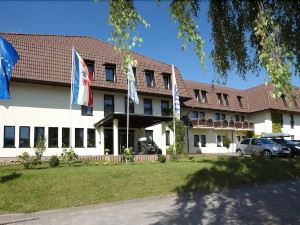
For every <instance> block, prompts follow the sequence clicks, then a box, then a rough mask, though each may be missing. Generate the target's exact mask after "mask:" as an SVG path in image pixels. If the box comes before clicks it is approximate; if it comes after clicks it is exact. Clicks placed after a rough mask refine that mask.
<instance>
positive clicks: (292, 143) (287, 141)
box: [285, 140, 299, 145]
mask: <svg viewBox="0 0 300 225" xmlns="http://www.w3.org/2000/svg"><path fill="white" fill-rule="evenodd" d="M285 143H286V144H289V145H296V144H298V143H299V142H292V141H290V140H285Z"/></svg>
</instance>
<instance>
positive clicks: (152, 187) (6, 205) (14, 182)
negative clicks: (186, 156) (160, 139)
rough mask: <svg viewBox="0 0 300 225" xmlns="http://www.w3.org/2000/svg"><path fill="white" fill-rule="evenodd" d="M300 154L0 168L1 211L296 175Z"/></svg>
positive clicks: (231, 184)
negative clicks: (281, 157) (278, 157)
mask: <svg viewBox="0 0 300 225" xmlns="http://www.w3.org/2000/svg"><path fill="white" fill-rule="evenodd" d="M299 177H300V159H299V158H298V159H277V158H274V159H271V160H266V159H262V158H256V159H255V158H254V159H253V158H250V157H243V158H237V157H217V156H214V157H208V156H207V157H198V158H194V159H193V160H190V161H189V160H182V161H180V162H169V161H168V162H167V163H165V164H162V163H158V162H154V163H151V162H148V163H143V164H131V165H125V164H117V165H113V164H110V165H104V164H103V162H98V165H96V163H95V161H91V162H89V165H77V166H73V167H65V166H64V167H59V168H48V167H47V164H44V165H43V166H41V168H39V169H27V170H26V169H23V167H22V166H21V165H18V166H5V167H0V213H1V214H3V213H12V212H32V211H38V210H45V209H54V208H63V207H74V206H80V205H86V204H95V203H101V202H110V201H116V200H123V199H134V198H141V197H146V196H153V195H165V194H168V193H180V192H187V191H196V190H214V189H217V188H224V187H231V186H237V185H242V184H249V183H259V182H267V181H277V180H284V179H296V178H299Z"/></svg>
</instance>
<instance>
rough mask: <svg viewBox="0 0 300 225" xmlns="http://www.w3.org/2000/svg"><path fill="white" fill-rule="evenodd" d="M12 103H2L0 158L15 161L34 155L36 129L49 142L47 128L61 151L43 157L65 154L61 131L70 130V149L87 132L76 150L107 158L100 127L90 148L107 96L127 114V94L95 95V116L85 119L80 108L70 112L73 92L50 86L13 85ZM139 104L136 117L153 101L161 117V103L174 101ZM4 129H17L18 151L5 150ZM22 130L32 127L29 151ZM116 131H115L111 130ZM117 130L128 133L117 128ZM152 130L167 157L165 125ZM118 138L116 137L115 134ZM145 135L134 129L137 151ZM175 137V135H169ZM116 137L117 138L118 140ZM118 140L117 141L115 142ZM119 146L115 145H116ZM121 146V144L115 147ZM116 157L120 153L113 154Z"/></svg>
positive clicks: (77, 107)
mask: <svg viewBox="0 0 300 225" xmlns="http://www.w3.org/2000/svg"><path fill="white" fill-rule="evenodd" d="M10 90H11V97H12V99H11V100H5V101H4V100H0V157H15V156H17V155H19V154H21V153H22V152H24V151H27V152H29V153H31V154H33V146H34V129H35V127H44V132H45V133H44V134H45V137H46V139H48V136H49V135H48V128H49V127H57V128H58V147H56V148H55V147H54V148H47V150H46V152H45V153H44V156H51V155H59V154H60V153H61V152H62V149H63V148H62V128H71V129H70V146H72V147H74V146H75V137H74V132H75V128H83V129H84V132H83V133H84V138H83V146H84V147H82V148H74V150H75V152H76V153H77V154H79V155H103V154H104V142H105V138H104V128H103V127H97V129H96V131H95V132H96V135H95V147H87V129H95V127H94V124H95V123H97V122H98V121H100V120H101V119H103V118H104V95H105V94H108V95H113V96H114V111H115V113H124V112H125V100H124V98H125V97H126V95H125V94H122V93H113V92H104V91H98V90H94V91H93V96H94V106H93V116H83V115H82V113H81V106H76V105H75V106H74V105H73V106H72V109H70V88H66V87H57V86H49V85H37V84H25V83H15V82H12V83H11V85H10ZM139 98H140V104H138V105H135V108H134V110H135V114H144V106H143V99H144V98H147V99H152V108H153V115H156V116H160V115H161V100H167V101H169V102H170V103H169V104H170V105H171V99H170V98H169V99H168V98H158V97H153V96H139ZM115 125H116V124H115ZM4 126H13V127H14V129H15V132H14V134H15V138H14V140H15V147H13V148H7V147H4ZM21 126H29V127H30V148H20V147H19V129H20V127H21ZM110 128H113V127H110ZM117 129H125V127H124V128H121V127H118V126H117ZM146 129H147V130H153V140H154V142H155V143H156V144H157V145H158V147H159V148H161V149H162V152H163V154H166V148H167V146H166V137H165V131H166V130H168V128H167V127H166V125H165V123H162V124H157V125H154V126H152V127H147V128H146ZM114 135H116V134H114ZM144 135H145V129H134V148H137V147H138V143H137V140H138V138H139V137H142V136H144ZM170 136H172V135H170ZM115 137H117V136H115ZM115 139H116V138H115ZM115 142H116V141H115ZM114 145H115V146H118V142H116V143H114ZM114 154H115V155H117V154H118V152H117V151H116V152H114Z"/></svg>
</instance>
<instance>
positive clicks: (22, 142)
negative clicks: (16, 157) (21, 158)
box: [19, 126, 30, 148]
mask: <svg viewBox="0 0 300 225" xmlns="http://www.w3.org/2000/svg"><path fill="white" fill-rule="evenodd" d="M19 147H20V148H30V127H24V126H20V130H19Z"/></svg>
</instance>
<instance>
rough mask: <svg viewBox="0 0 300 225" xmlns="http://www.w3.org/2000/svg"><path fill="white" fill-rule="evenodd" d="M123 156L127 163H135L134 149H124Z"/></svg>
mask: <svg viewBox="0 0 300 225" xmlns="http://www.w3.org/2000/svg"><path fill="white" fill-rule="evenodd" d="M122 156H123V159H124V161H125V162H126V163H129V162H133V161H134V155H133V149H132V147H129V148H123V149H122Z"/></svg>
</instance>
